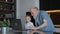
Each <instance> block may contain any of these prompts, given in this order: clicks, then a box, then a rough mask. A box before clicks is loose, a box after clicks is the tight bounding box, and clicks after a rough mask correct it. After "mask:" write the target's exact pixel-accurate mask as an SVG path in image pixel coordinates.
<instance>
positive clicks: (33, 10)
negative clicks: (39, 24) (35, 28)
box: [30, 8, 37, 16]
mask: <svg viewBox="0 0 60 34" xmlns="http://www.w3.org/2000/svg"><path fill="white" fill-rule="evenodd" d="M30 12H31V15H32V16H34V15H35V14H36V13H37V10H36V9H34V8H31V9H30Z"/></svg>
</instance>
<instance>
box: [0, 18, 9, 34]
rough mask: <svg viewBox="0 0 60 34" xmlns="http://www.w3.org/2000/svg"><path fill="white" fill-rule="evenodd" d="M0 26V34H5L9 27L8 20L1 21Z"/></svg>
mask: <svg viewBox="0 0 60 34" xmlns="http://www.w3.org/2000/svg"><path fill="white" fill-rule="evenodd" d="M0 26H1V27H2V34H7V33H6V32H7V28H8V27H9V26H10V20H9V19H8V20H6V19H4V20H3V21H0Z"/></svg>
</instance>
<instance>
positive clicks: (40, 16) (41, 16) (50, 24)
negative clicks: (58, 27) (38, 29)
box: [35, 11, 55, 32]
mask: <svg viewBox="0 0 60 34" xmlns="http://www.w3.org/2000/svg"><path fill="white" fill-rule="evenodd" d="M37 18H38V21H39V22H35V23H38V24H39V25H41V24H43V19H44V18H45V19H47V26H46V27H44V28H42V31H52V32H55V28H54V25H53V22H52V20H51V18H50V16H49V15H48V14H47V13H46V11H39V14H38V17H37ZM35 21H37V20H35Z"/></svg>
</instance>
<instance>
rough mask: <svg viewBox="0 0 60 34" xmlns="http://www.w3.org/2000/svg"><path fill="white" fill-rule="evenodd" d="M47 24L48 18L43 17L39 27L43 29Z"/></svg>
mask: <svg viewBox="0 0 60 34" xmlns="http://www.w3.org/2000/svg"><path fill="white" fill-rule="evenodd" d="M46 26H47V19H45V18H44V19H43V24H42V25H40V26H39V27H38V29H42V28H44V27H46Z"/></svg>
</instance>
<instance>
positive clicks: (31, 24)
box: [25, 22, 34, 33]
mask: <svg viewBox="0 0 60 34" xmlns="http://www.w3.org/2000/svg"><path fill="white" fill-rule="evenodd" d="M30 26H34V25H33V23H32V22H28V23H26V24H25V30H26V31H27V33H29V32H30V31H31V30H30V28H29V27H30Z"/></svg>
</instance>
